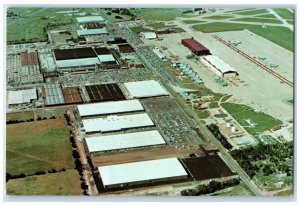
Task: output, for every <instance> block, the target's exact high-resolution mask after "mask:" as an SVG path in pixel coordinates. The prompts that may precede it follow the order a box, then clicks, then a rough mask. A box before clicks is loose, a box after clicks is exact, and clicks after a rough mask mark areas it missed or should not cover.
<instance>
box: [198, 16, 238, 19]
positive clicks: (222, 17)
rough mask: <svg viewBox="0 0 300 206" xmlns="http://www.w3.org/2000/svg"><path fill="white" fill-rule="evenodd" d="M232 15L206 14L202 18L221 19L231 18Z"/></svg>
mask: <svg viewBox="0 0 300 206" xmlns="http://www.w3.org/2000/svg"><path fill="white" fill-rule="evenodd" d="M232 17H233V16H219V15H216V16H207V17H203V19H214V20H222V19H229V18H232Z"/></svg>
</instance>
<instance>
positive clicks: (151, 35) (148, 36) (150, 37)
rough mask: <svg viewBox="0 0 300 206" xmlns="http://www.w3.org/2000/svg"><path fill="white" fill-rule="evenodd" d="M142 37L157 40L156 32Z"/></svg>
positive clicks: (144, 33)
mask: <svg viewBox="0 0 300 206" xmlns="http://www.w3.org/2000/svg"><path fill="white" fill-rule="evenodd" d="M142 35H143V37H144V38H145V39H155V38H157V36H156V34H155V32H143V33H142Z"/></svg>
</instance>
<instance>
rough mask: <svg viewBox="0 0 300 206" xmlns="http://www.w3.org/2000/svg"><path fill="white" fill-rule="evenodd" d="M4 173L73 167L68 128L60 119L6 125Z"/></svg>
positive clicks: (15, 173) (27, 173) (16, 173)
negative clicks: (5, 166)
mask: <svg viewBox="0 0 300 206" xmlns="http://www.w3.org/2000/svg"><path fill="white" fill-rule="evenodd" d="M6 133H7V137H6V145H7V147H6V152H7V153H6V165H7V168H6V169H7V173H9V174H11V175H18V174H21V173H24V174H26V175H29V174H34V173H35V172H38V171H45V172H47V171H48V170H50V169H56V170H60V169H62V168H64V169H71V168H74V165H73V158H72V148H71V144H70V140H69V130H68V128H67V124H66V122H65V120H64V119H52V120H42V121H37V122H27V123H19V124H12V125H7V128H6Z"/></svg>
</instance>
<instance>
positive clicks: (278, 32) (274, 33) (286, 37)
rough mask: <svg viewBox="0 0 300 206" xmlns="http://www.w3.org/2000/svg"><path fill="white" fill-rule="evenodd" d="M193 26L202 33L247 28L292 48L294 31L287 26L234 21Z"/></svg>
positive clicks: (280, 44)
mask: <svg viewBox="0 0 300 206" xmlns="http://www.w3.org/2000/svg"><path fill="white" fill-rule="evenodd" d="M193 28H194V29H195V30H197V31H202V32H204V33H211V32H223V31H238V30H244V29H248V30H249V31H251V32H253V33H255V34H257V35H259V36H262V37H264V38H266V39H268V40H269V41H272V42H274V43H275V44H278V45H279V46H282V47H284V48H286V49H288V50H290V51H292V52H293V50H294V33H293V32H292V31H291V30H289V29H288V28H282V27H276V26H268V27H267V28H265V29H262V27H261V26H259V25H250V24H235V23H232V24H231V23H209V24H201V25H195V26H193Z"/></svg>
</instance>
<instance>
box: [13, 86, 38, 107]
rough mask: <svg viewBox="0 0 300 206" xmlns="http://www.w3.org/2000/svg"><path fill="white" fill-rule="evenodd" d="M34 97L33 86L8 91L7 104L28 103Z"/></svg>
mask: <svg viewBox="0 0 300 206" xmlns="http://www.w3.org/2000/svg"><path fill="white" fill-rule="evenodd" d="M34 99H37V94H36V89H35V88H33V89H25V90H18V91H9V92H8V104H22V103H29V102H30V101H31V100H34Z"/></svg>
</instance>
